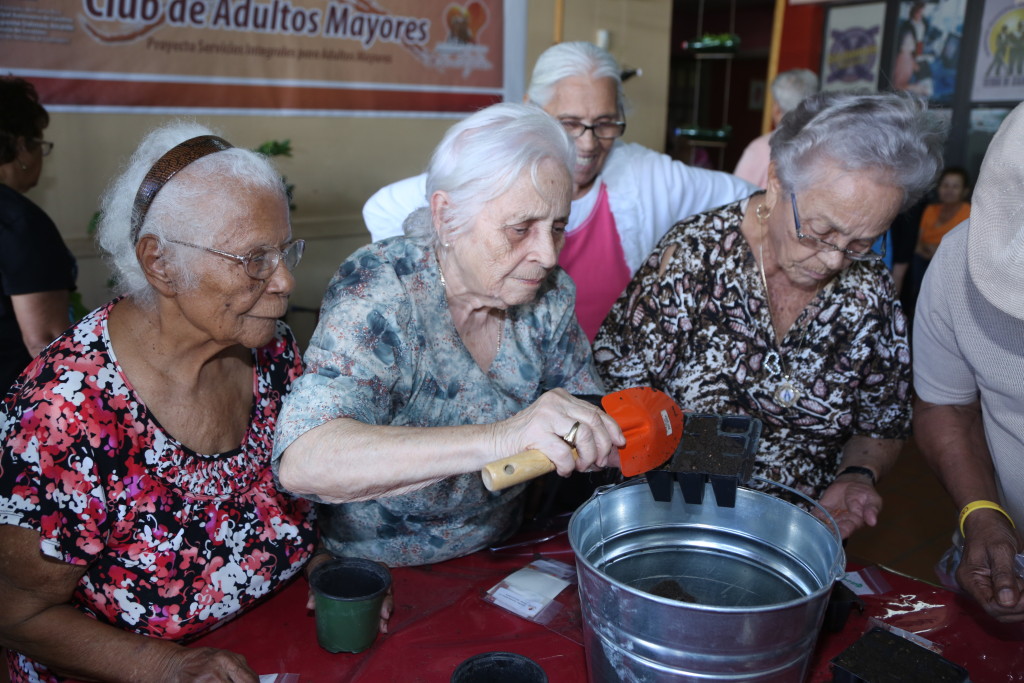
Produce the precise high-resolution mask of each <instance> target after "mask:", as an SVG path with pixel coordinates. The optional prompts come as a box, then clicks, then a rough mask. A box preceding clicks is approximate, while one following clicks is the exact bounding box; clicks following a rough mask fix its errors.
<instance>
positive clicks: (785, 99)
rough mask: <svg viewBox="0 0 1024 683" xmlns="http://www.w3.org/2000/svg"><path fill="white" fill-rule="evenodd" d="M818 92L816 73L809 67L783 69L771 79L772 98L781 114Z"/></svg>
mask: <svg viewBox="0 0 1024 683" xmlns="http://www.w3.org/2000/svg"><path fill="white" fill-rule="evenodd" d="M817 92H818V74H816V73H814V72H813V71H811V70H810V69H790V70H789V71H783V72H782V73H780V74H779V75H778V76H776V77H775V79H774V80H773V81H772V99H773V100H774V101H775V104H777V105H779V109H780V110H782V113H783V114H786V113H788V112H791V111H793V110H794V109H796V105H798V104H800V103H801V102H803V101H804V100H806V99H807V98H808V97H810V96H811V95H814V94H815V93H817Z"/></svg>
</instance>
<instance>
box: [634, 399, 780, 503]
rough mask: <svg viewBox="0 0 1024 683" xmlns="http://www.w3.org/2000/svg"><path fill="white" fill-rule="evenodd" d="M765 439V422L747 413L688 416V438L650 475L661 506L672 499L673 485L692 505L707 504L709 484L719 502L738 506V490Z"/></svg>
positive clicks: (749, 474)
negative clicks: (706, 492)
mask: <svg viewBox="0 0 1024 683" xmlns="http://www.w3.org/2000/svg"><path fill="white" fill-rule="evenodd" d="M760 438H761V421H760V420H758V419H757V418H755V417H750V416H748V415H712V414H704V413H693V414H689V415H687V416H686V421H685V423H684V425H683V436H682V438H681V439H680V440H679V445H678V446H677V447H676V450H675V453H673V455H672V457H671V458H670V459H669V460H668V462H666V463H665V464H664V465H662V466H661V467H659V468H657V469H654V470H651V471H650V472H648V473H647V484H648V485H649V486H650V488H651V495H653V496H654V499H655V500H657V501H661V502H667V501H670V500H672V482H678V483H679V488H680V489H681V490H682V492H683V498H684V499H685V500H686V502H687V503H690V504H700V503H702V502H703V501H704V490H705V484H706V483H707V482H708V481H710V482H711V488H712V489H713V490H714V492H715V502H716V503H717V504H718V505H719V506H721V507H735V506H736V487H737V486H738V485H740V484H744V485H745V484H747V483H749V481H750V476H751V474H752V473H753V470H754V456H755V454H756V452H757V443H758V440H759V439H760Z"/></svg>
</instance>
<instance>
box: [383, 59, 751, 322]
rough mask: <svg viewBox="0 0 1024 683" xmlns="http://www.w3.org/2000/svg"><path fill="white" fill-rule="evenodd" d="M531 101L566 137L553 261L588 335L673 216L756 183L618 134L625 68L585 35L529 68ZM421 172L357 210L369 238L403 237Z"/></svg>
mask: <svg viewBox="0 0 1024 683" xmlns="http://www.w3.org/2000/svg"><path fill="white" fill-rule="evenodd" d="M526 99H527V101H529V102H531V103H533V104H536V105H537V106H539V107H541V108H543V109H544V111H546V112H547V113H548V114H549V115H550V116H551V117H552V118H554V119H556V120H557V121H558V122H559V123H560V124H562V127H564V128H565V131H566V132H567V133H568V134H569V136H570V137H572V139H573V142H574V143H575V146H576V155H575V157H574V159H573V164H572V166H571V167H570V169H571V170H572V183H573V187H572V210H571V211H570V212H569V222H568V223H567V225H566V230H565V244H564V247H563V249H562V251H561V252H560V253H559V255H558V265H560V266H561V267H562V268H564V269H565V271H566V272H567V273H569V276H570V277H571V278H572V280H573V282H574V283H576V290H577V294H576V315H577V316H578V317H579V320H580V324H581V325H582V326H583V331H584V332H586V333H587V338H588V339H593V338H594V336H595V335H596V334H597V330H598V328H599V327H600V326H601V322H602V321H604V319H605V316H607V315H608V311H609V310H610V309H611V307H612V304H614V303H615V300H616V299H617V298H618V297H619V295H620V294H622V290H623V289H625V287H626V285H627V284H628V283H629V279H630V278H631V277H632V276H633V274H634V273H635V272H636V270H637V268H639V267H640V265H641V264H642V263H643V262H644V259H646V258H647V255H648V254H649V253H650V252H651V249H653V248H654V245H655V244H657V243H658V240H659V239H660V238H661V236H662V235H664V234H665V231H666V230H668V229H669V227H670V226H671V225H672V224H673V223H675V222H676V221H678V220H681V219H683V218H685V217H687V216H690V215H692V214H695V213H698V212H700V211H705V210H707V209H711V208H714V207H716V206H721V205H722V204H727V203H729V202H732V201H736V200H738V199H741V198H743V197H746V196H747V195H749V194H750V193H751V192H753V191H754V190H755V189H756V188H755V187H754V186H753V185H751V184H749V183H747V182H746V181H744V180H740V179H739V178H737V177H736V176H733V175H730V174H728V173H722V172H720V171H709V170H707V169H703V168H697V167H694V166H687V165H686V164H684V163H682V162H681V161H676V160H674V159H672V158H671V157H669V156H667V155H665V154H661V153H659V152H656V151H654V150H652V149H647V148H646V147H643V146H641V145H638V144H636V143H626V142H623V141H622V139H621V138H622V136H623V134H624V133H625V132H626V120H625V118H626V96H625V93H624V92H623V87H622V70H621V68H620V67H619V64H618V62H616V61H615V58H614V57H612V55H611V54H609V53H608V51H606V50H604V49H602V48H600V47H598V46H596V45H593V44H592V43H586V42H567V43H558V44H557V45H552V46H551V47H549V48H548V49H546V50H545V51H544V52H543V53H541V55H540V57H538V58H537V63H536V64H535V65H534V68H533V73H532V75H531V77H530V84H529V86H528V88H527V92H526ZM428 199H429V198H428V197H427V194H426V192H425V176H423V175H419V176H415V177H413V178H407V179H405V180H400V181H398V182H397V183H392V184H391V185H388V186H386V187H384V188H381V189H380V190H378V191H377V192H376V193H375V194H374V195H373V196H372V197H370V199H369V200H368V201H367V202H366V205H365V206H364V207H363V219H364V220H365V222H366V227H367V229H369V231H370V235H371V236H372V237H373V239H374V240H380V239H384V238H386V237H391V236H394V235H400V234H402V230H403V220H405V218H406V216H408V215H409V214H410V212H411V211H413V210H414V209H416V208H417V207H419V206H423V205H425V204H426V202H427V200H428Z"/></svg>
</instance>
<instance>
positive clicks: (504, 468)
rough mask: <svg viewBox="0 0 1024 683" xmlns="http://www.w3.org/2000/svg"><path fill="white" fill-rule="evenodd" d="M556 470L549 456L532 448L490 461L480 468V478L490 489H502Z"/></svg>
mask: <svg viewBox="0 0 1024 683" xmlns="http://www.w3.org/2000/svg"><path fill="white" fill-rule="evenodd" d="M554 470H555V463H553V462H551V461H550V460H548V456H546V455H544V454H543V453H542V452H540V451H538V450H536V449H531V450H528V451H523V452H522V453H516V454H515V455H510V456H508V457H507V458H502V459H501V460H495V461H494V462H491V463H488V464H487V465H485V466H484V468H483V469H482V470H480V478H481V479H483V482H484V486H486V487H487V490H488V491H501V490H502V489H507V488H508V487H509V486H515V485H516V484H520V483H522V482H524V481H528V480H530V479H535V478H536V477H539V476H540V475H542V474H547V473H548V472H553V471H554Z"/></svg>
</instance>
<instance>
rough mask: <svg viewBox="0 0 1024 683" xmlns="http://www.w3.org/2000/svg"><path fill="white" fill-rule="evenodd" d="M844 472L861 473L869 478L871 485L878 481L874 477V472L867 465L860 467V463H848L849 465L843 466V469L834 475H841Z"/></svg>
mask: <svg viewBox="0 0 1024 683" xmlns="http://www.w3.org/2000/svg"><path fill="white" fill-rule="evenodd" d="M844 474H863V475H864V476H865V477H867V478H868V479H870V480H871V485H872V486H874V485H875V484H877V483H878V480H877V479H875V473H874V472H872V471H871V470H870V469H868V468H867V467H861V466H860V465H850V466H849V467H846V468H843V471H842V472H840V473H839V474H837V475H836V477H841V476H843V475H844Z"/></svg>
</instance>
